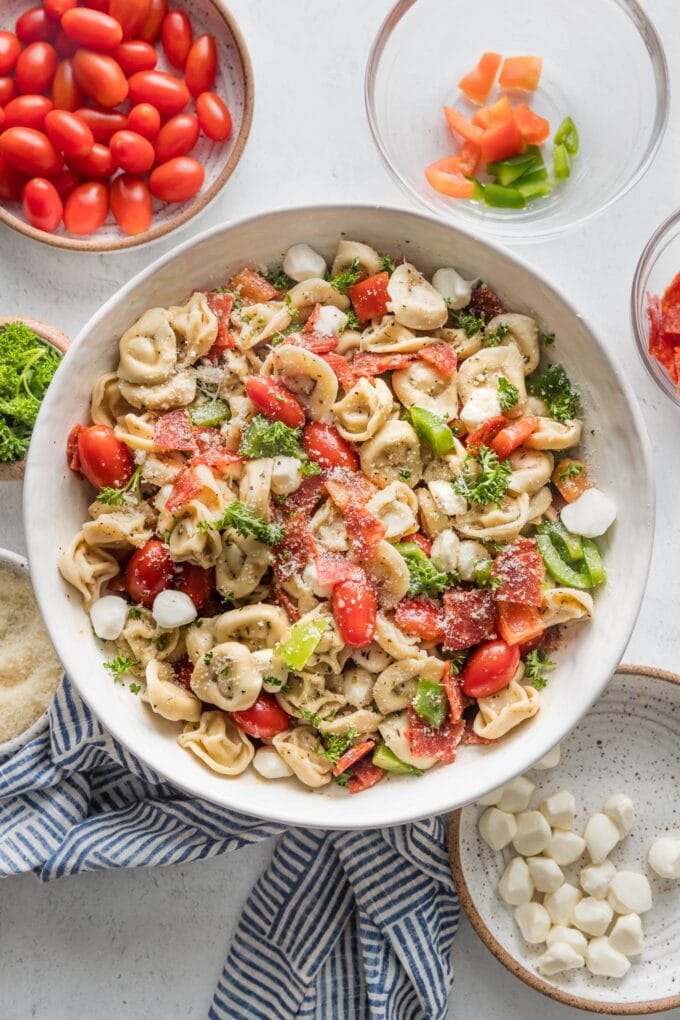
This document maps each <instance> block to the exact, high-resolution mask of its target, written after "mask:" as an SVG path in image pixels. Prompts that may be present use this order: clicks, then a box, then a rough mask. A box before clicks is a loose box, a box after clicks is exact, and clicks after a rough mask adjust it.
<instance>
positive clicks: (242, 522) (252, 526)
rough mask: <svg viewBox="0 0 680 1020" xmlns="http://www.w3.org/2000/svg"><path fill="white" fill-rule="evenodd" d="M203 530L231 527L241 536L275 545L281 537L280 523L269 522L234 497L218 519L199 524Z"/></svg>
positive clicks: (220, 529)
mask: <svg viewBox="0 0 680 1020" xmlns="http://www.w3.org/2000/svg"><path fill="white" fill-rule="evenodd" d="M199 528H200V529H201V530H203V531H209V530H214V531H226V529H227V528H233V529H234V531H235V532H236V533H237V534H238V535H241V537H242V538H248V536H249V535H252V536H253V538H256V539H257V540H258V542H263V543H264V544H265V545H276V543H277V542H280V541H281V539H282V538H283V528H282V527H281V525H280V524H269V523H268V522H267V521H263V520H262V518H261V517H258V515H257V514H254V513H253V511H252V510H249V509H248V507H247V506H246V505H245V503H242V502H241V500H240V499H235V500H234V501H233V503H230V504H229V506H228V507H227V508H226V510H225V511H224V513H223V514H222V516H221V517H220V519H219V520H218V521H205V522H202V524H200V525H199Z"/></svg>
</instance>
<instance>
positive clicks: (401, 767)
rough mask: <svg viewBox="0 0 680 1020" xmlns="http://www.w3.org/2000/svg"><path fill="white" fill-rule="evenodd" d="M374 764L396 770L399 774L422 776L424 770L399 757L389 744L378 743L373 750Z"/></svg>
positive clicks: (386, 769) (387, 770)
mask: <svg viewBox="0 0 680 1020" xmlns="http://www.w3.org/2000/svg"><path fill="white" fill-rule="evenodd" d="M373 764H374V765H377V767H378V768H379V769H385V771H386V772H395V773H396V774H397V775H398V776H422V774H423V770H422V769H418V768H416V767H415V765H408V764H407V763H406V762H405V761H402V760H401V758H397V756H396V754H395V753H394V751H391V750H390V749H389V747H388V746H387V744H378V746H377V747H376V749H375V751H374V752H373Z"/></svg>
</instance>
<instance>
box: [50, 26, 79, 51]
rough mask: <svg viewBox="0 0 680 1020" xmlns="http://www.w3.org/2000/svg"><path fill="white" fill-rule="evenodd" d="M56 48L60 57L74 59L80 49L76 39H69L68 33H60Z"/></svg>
mask: <svg viewBox="0 0 680 1020" xmlns="http://www.w3.org/2000/svg"><path fill="white" fill-rule="evenodd" d="M54 48H55V50H56V51H57V53H58V54H59V56H60V57H72V56H73V54H74V53H75V52H76V50H77V49H78V43H77V42H76V41H75V39H69V37H68V36H67V35H66V32H60V33H59V35H58V36H57V38H56V39H55V40H54Z"/></svg>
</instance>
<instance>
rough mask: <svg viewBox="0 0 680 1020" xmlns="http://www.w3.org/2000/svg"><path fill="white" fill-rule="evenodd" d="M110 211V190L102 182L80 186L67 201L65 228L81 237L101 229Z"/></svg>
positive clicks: (89, 182)
mask: <svg viewBox="0 0 680 1020" xmlns="http://www.w3.org/2000/svg"><path fill="white" fill-rule="evenodd" d="M108 211H109V190H108V188H107V187H106V185H105V184H102V183H101V182H100V181H88V182H87V183H86V184H79V185H78V187H77V188H74V190H73V191H72V192H71V194H70V195H69V196H68V198H67V199H66V205H65V206H64V226H65V227H66V229H67V230H68V231H69V232H70V233H71V234H77V235H78V236H80V237H83V236H85V235H86V234H93V233H94V232H95V230H98V229H99V227H101V225H102V223H103V222H104V220H105V219H106V217H107V214H108Z"/></svg>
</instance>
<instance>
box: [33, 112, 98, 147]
mask: <svg viewBox="0 0 680 1020" xmlns="http://www.w3.org/2000/svg"><path fill="white" fill-rule="evenodd" d="M45 128H46V130H47V136H48V138H49V139H50V141H51V142H52V144H53V145H54V147H55V149H57V150H58V151H59V152H63V153H64V155H65V156H66V158H67V159H70V158H72V157H76V159H78V158H82V157H83V156H89V154H90V153H91V152H92V149H93V147H94V136H93V134H92V132H91V131H90V129H89V127H88V126H87V124H86V123H85V121H83V120H81V119H80V117H77V116H76V115H75V113H69V111H68V110H52V111H51V113H48V114H47V116H46V117H45Z"/></svg>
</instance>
